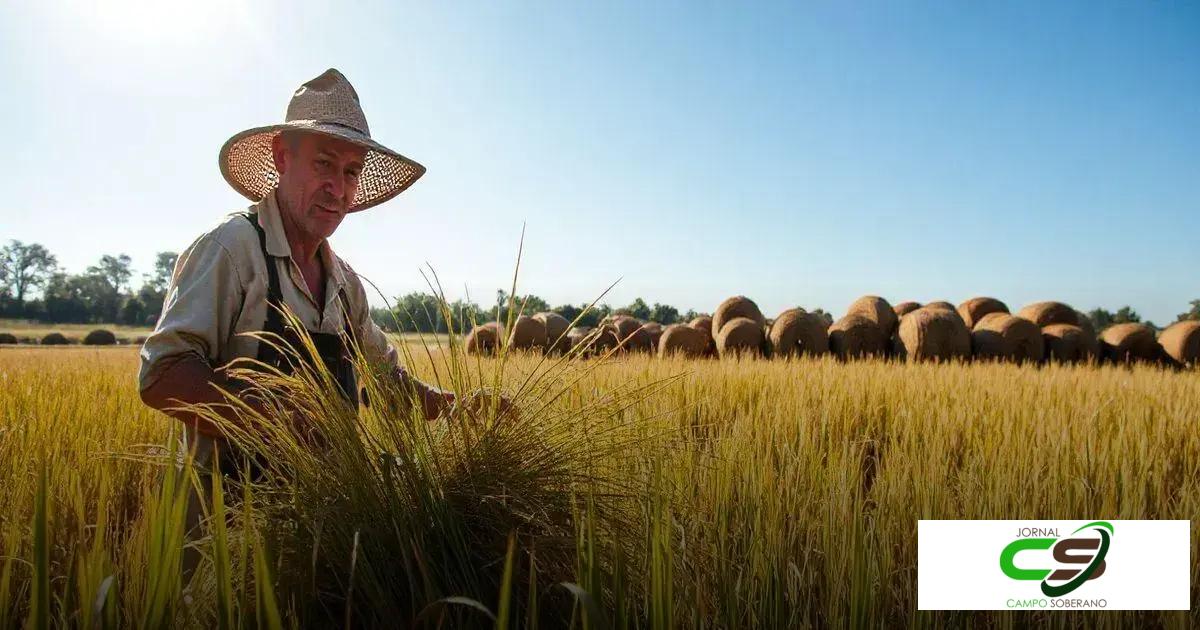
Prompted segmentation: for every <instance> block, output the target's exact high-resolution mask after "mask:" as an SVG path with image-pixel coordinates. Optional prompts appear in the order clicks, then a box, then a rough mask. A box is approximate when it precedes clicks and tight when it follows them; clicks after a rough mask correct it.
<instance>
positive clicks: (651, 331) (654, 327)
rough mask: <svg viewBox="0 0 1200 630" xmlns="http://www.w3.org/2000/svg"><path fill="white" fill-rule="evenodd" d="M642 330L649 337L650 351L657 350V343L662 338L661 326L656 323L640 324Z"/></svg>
mask: <svg viewBox="0 0 1200 630" xmlns="http://www.w3.org/2000/svg"><path fill="white" fill-rule="evenodd" d="M642 330H644V331H646V334H647V335H650V349H651V351H655V350H657V349H658V341H659V339H662V336H663V330H664V329H663V325H662V324H660V323H658V322H646V323H645V324H642Z"/></svg>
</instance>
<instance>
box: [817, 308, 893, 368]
mask: <svg viewBox="0 0 1200 630" xmlns="http://www.w3.org/2000/svg"><path fill="white" fill-rule="evenodd" d="M887 341H888V337H887V336H885V335H884V334H883V331H882V330H880V329H879V325H878V324H876V323H875V322H874V321H873V320H870V319H868V318H867V317H866V316H864V315H847V316H845V317H843V318H841V319H839V320H837V321H836V322H834V323H833V325H832V326H830V327H829V350H830V352H833V353H834V354H836V355H837V356H838V358H839V359H843V360H844V359H856V358H860V357H868V356H882V355H883V353H884V350H885V349H886V348H887Z"/></svg>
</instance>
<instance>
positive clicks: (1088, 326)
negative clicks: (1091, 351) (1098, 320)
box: [1075, 311, 1100, 351]
mask: <svg viewBox="0 0 1200 630" xmlns="http://www.w3.org/2000/svg"><path fill="white" fill-rule="evenodd" d="M1075 316H1076V317H1077V318H1078V319H1079V323H1078V324H1076V326H1079V327H1080V328H1082V329H1083V332H1085V333H1087V336H1088V338H1089V339H1091V340H1092V342H1093V345H1095V347H1096V349H1097V351H1099V348H1100V342H1099V341H1098V338H1097V337H1096V326H1095V324H1093V323H1092V318H1091V317H1088V316H1087V313H1084V312H1083V311H1075Z"/></svg>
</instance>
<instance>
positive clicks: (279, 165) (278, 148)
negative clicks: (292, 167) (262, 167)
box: [271, 133, 288, 175]
mask: <svg viewBox="0 0 1200 630" xmlns="http://www.w3.org/2000/svg"><path fill="white" fill-rule="evenodd" d="M271 157H273V158H274V159H275V172H277V173H279V174H280V175H283V174H284V173H285V172H287V167H288V152H287V143H286V142H284V140H283V134H281V133H277V134H275V137H274V138H271Z"/></svg>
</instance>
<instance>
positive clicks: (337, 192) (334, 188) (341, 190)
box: [326, 175, 350, 199]
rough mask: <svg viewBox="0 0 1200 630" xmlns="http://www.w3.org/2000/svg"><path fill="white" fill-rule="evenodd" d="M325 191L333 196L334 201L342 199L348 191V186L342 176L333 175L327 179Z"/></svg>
mask: <svg viewBox="0 0 1200 630" xmlns="http://www.w3.org/2000/svg"><path fill="white" fill-rule="evenodd" d="M326 189H327V190H328V191H329V194H331V195H333V197H334V199H342V197H343V195H345V194H346V191H347V190H349V189H350V184H349V183H348V182H347V181H346V177H345V176H343V175H334V176H333V177H330V178H329V181H328V182H327V187H326Z"/></svg>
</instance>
